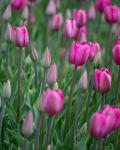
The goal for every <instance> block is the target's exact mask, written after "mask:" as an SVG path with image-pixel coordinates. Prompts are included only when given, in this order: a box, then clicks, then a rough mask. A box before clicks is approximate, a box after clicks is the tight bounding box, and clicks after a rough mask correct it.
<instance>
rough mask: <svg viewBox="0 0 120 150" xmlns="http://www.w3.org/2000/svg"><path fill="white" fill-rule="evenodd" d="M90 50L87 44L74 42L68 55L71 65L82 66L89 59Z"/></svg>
mask: <svg viewBox="0 0 120 150" xmlns="http://www.w3.org/2000/svg"><path fill="white" fill-rule="evenodd" d="M89 53H90V48H89V46H88V43H87V42H73V43H72V45H71V47H70V51H69V54H68V59H69V62H70V63H71V64H74V65H76V66H82V65H83V64H85V63H86V62H87V60H88V58H89Z"/></svg>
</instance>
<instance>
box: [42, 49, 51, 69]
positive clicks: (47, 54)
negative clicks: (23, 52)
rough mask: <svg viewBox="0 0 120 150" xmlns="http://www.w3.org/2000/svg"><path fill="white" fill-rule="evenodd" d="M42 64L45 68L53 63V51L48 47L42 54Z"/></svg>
mask: <svg viewBox="0 0 120 150" xmlns="http://www.w3.org/2000/svg"><path fill="white" fill-rule="evenodd" d="M41 64H42V66H43V67H45V68H48V67H49V66H50V64H51V53H50V51H49V49H48V48H46V49H45V52H44V54H43V56H42V61H41Z"/></svg>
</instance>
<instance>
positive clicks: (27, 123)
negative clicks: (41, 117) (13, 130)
mask: <svg viewBox="0 0 120 150" xmlns="http://www.w3.org/2000/svg"><path fill="white" fill-rule="evenodd" d="M21 132H22V134H23V135H24V136H30V135H31V134H32V132H33V114H32V111H29V112H27V113H26V115H25V118H24V119H23V124H22V128H21Z"/></svg>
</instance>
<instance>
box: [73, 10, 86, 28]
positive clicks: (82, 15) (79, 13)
mask: <svg viewBox="0 0 120 150" xmlns="http://www.w3.org/2000/svg"><path fill="white" fill-rule="evenodd" d="M73 19H75V20H76V23H77V26H78V27H81V26H84V25H85V24H86V22H87V14H86V11H85V10H84V9H80V10H77V9H75V10H74V12H73Z"/></svg>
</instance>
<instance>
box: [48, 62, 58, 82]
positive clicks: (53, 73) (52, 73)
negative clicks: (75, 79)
mask: <svg viewBox="0 0 120 150" xmlns="http://www.w3.org/2000/svg"><path fill="white" fill-rule="evenodd" d="M57 74H58V73H57V67H56V64H55V63H54V64H51V66H50V68H49V70H48V73H47V77H46V80H47V82H48V83H49V84H54V83H55V82H56V81H57Z"/></svg>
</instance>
